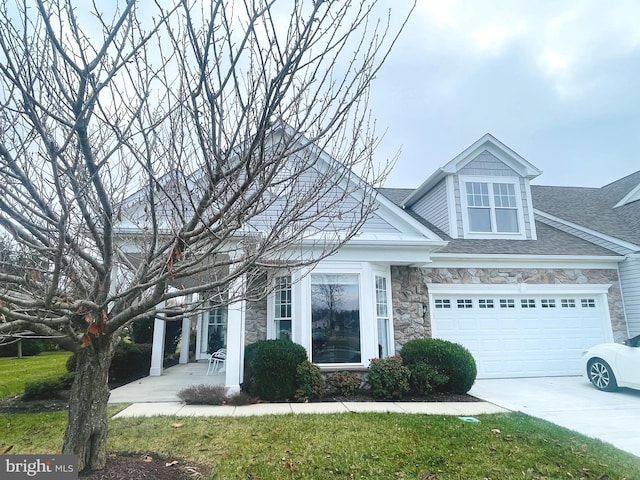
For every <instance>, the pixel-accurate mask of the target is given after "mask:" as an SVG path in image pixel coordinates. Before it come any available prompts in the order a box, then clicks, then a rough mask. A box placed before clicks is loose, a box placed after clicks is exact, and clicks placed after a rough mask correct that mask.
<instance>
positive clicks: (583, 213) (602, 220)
mask: <svg viewBox="0 0 640 480" xmlns="http://www.w3.org/2000/svg"><path fill="white" fill-rule="evenodd" d="M638 185H640V171H638V172H635V173H632V174H631V175H628V176H626V177H624V178H621V179H620V180H617V181H615V182H613V183H611V184H609V185H606V186H604V187H602V188H583V187H551V186H542V185H532V186H531V195H532V197H533V205H534V207H535V208H536V209H537V210H540V211H542V212H545V213H548V214H550V215H553V216H555V217H558V218H562V219H564V220H567V221H569V222H571V223H575V224H577V225H580V226H582V227H586V228H589V229H592V230H596V231H598V232H601V233H604V234H606V235H610V236H612V237H616V238H619V239H621V240H624V241H626V242H630V243H633V244H636V245H640V201H635V202H632V203H630V204H627V205H624V206H622V207H617V208H614V206H615V205H616V204H617V203H618V202H619V201H620V200H621V199H622V198H624V197H625V196H626V195H627V194H628V193H629V192H631V191H632V190H633V189H634V188H635V187H637V186H638Z"/></svg>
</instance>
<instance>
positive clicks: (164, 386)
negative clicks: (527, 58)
mask: <svg viewBox="0 0 640 480" xmlns="http://www.w3.org/2000/svg"><path fill="white" fill-rule="evenodd" d="M207 367H208V365H207V363H187V364H183V365H175V366H173V367H170V368H167V369H166V370H165V371H164V372H163V374H162V375H161V376H159V377H144V378H141V379H140V380H136V381H135V382H131V383H128V384H127V385H123V386H122V387H118V388H115V389H113V390H112V391H111V395H110V397H109V403H110V404H116V403H131V404H132V405H130V406H128V407H127V408H125V409H124V410H122V411H121V412H119V413H118V414H117V415H115V416H114V418H123V417H150V416H158V415H170V416H179V417H192V416H217V417H232V416H233V417H244V416H248V415H275V414H292V413H296V414H298V413H347V412H396V413H420V414H426V415H457V416H473V415H481V414H484V413H502V412H507V411H508V410H506V409H504V408H502V407H498V406H497V405H493V404H491V403H488V402H321V403H260V404H255V405H243V406H241V407H232V406H229V405H223V406H212V405H186V404H184V403H182V402H181V401H180V399H179V398H178V392H179V391H180V390H182V389H184V388H186V387H189V386H193V385H201V384H208V385H224V381H225V374H224V373H213V374H211V375H207Z"/></svg>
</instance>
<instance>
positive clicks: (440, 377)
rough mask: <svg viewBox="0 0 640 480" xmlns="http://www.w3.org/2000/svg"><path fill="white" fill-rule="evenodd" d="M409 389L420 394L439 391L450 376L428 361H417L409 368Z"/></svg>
mask: <svg viewBox="0 0 640 480" xmlns="http://www.w3.org/2000/svg"><path fill="white" fill-rule="evenodd" d="M409 370H410V371H411V374H410V376H409V390H410V391H411V392H413V393H416V394H418V395H428V394H430V393H433V392H434V391H437V390H438V389H439V388H440V387H442V386H443V385H446V383H447V382H448V381H449V377H448V376H447V375H445V374H444V373H441V372H439V371H438V369H436V368H435V367H433V366H431V365H428V364H426V363H416V364H414V365H411V367H410V368H409Z"/></svg>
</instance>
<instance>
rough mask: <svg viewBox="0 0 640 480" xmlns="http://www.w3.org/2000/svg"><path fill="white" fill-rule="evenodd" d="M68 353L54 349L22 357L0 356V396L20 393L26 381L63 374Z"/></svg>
mask: <svg viewBox="0 0 640 480" xmlns="http://www.w3.org/2000/svg"><path fill="white" fill-rule="evenodd" d="M69 355H71V353H69V352H64V351H55V352H42V353H41V354H39V355H35V356H33V357H24V358H8V357H0V398H4V397H8V396H11V395H19V394H21V393H22V392H23V391H24V384H25V383H27V382H33V381H34V380H42V379H44V378H57V377H59V376H61V375H64V374H65V373H66V371H67V369H66V366H65V363H66V361H67V358H69Z"/></svg>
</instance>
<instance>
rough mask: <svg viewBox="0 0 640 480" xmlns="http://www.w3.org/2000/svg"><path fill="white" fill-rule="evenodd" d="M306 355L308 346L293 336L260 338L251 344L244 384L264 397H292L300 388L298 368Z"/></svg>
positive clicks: (268, 398)
mask: <svg viewBox="0 0 640 480" xmlns="http://www.w3.org/2000/svg"><path fill="white" fill-rule="evenodd" d="M306 359H307V352H306V350H305V349H304V347H302V346H301V345H298V344H296V343H293V342H292V341H290V340H283V339H278V340H259V341H257V342H255V343H252V344H250V345H247V347H246V348H245V351H244V384H243V388H244V390H245V392H247V393H248V394H249V395H253V396H256V397H258V398H260V399H262V400H269V401H282V400H288V399H292V398H293V396H294V395H295V392H296V389H297V388H298V386H297V381H296V369H297V368H298V365H300V364H301V363H302V362H304V361H305V360H306Z"/></svg>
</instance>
